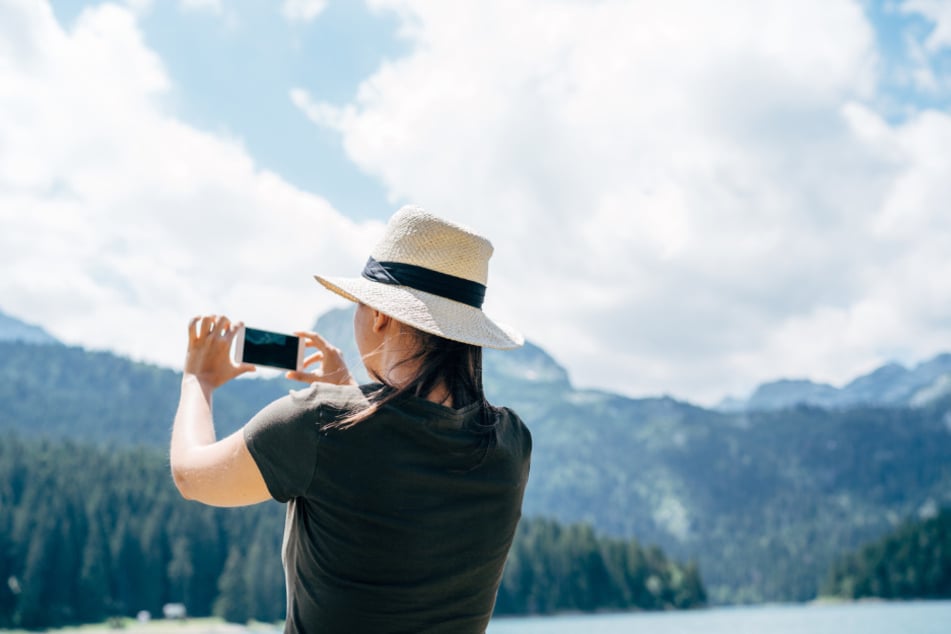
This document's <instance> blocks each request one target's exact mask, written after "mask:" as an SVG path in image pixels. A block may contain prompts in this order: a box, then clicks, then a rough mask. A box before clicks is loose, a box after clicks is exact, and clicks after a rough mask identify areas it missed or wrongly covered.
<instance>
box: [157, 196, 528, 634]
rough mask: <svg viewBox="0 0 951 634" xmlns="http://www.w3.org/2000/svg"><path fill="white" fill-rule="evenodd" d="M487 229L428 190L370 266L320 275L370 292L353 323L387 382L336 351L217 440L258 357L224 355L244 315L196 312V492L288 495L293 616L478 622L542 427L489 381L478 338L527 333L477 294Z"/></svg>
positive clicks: (366, 626)
mask: <svg viewBox="0 0 951 634" xmlns="http://www.w3.org/2000/svg"><path fill="white" fill-rule="evenodd" d="M491 254H492V245H491V244H490V243H489V241H488V240H486V239H485V238H482V237H481V236H478V235H477V234H475V233H473V232H471V231H469V230H468V229H465V228H463V227H460V226H457V225H454V224H452V223H449V222H446V221H444V220H441V219H439V218H437V217H435V216H433V215H432V214H429V213H427V212H425V211H423V210H422V209H419V208H417V207H404V208H403V209H401V210H400V211H398V212H397V213H396V214H395V215H394V216H393V218H392V219H391V220H390V223H389V225H388V226H387V230H386V233H385V235H384V237H383V239H382V240H381V242H380V243H379V244H377V246H376V247H375V248H374V250H373V252H372V255H371V257H370V259H369V260H368V262H367V265H366V268H365V269H364V272H363V276H362V277H361V278H358V279H339V278H327V277H321V276H317V278H316V279H317V280H318V281H319V282H320V283H321V284H323V285H324V286H325V287H327V288H328V289H330V290H331V291H334V292H335V293H338V294H340V295H342V296H343V297H346V298H347V299H349V300H352V301H354V302H357V304H358V306H357V310H356V314H355V317H354V334H355V337H356V340H357V346H358V348H359V350H360V354H361V356H362V358H363V363H364V365H365V366H366V368H367V371H368V372H369V374H370V376H371V377H373V379H374V381H376V383H373V384H370V385H365V386H357V385H356V382H355V381H354V380H353V378H352V377H351V375H350V372H349V371H348V369H347V367H346V365H345V364H344V362H343V359H342V357H341V355H340V352H339V350H337V349H335V348H333V347H332V346H330V345H329V344H328V343H327V342H326V341H324V340H323V339H322V338H321V337H320V336H319V335H317V334H316V333H299V334H300V335H301V336H303V337H304V339H305V340H306V341H307V343H308V344H309V345H310V346H311V347H315V348H316V349H317V352H316V353H315V354H313V355H312V356H310V357H309V358H308V359H307V362H306V364H307V365H312V364H315V363H320V367H319V370H317V371H313V372H302V373H300V372H291V373H288V377H290V378H294V379H298V380H302V381H306V382H310V383H312V386H311V387H310V388H309V389H306V390H302V391H300V392H292V393H291V394H290V395H288V396H286V397H284V398H281V399H279V400H277V401H275V402H274V403H272V404H270V405H268V406H267V407H265V408H264V409H263V410H262V411H261V412H259V413H258V414H257V415H255V416H254V418H252V420H251V421H250V422H249V423H248V424H247V425H245V427H244V428H243V429H242V430H240V431H238V432H236V433H235V434H233V435H231V436H230V437H228V438H225V439H223V440H220V441H217V442H216V440H215V432H214V426H213V422H212V413H211V394H212V391H213V390H214V389H215V388H217V387H219V386H220V385H222V384H223V383H225V382H227V381H229V380H230V379H232V378H234V377H236V376H238V375H239V374H242V373H244V372H248V371H252V370H253V369H254V368H253V366H250V365H247V364H244V365H236V364H235V363H234V362H233V361H232V360H231V358H230V356H229V349H230V345H231V341H232V339H233V338H234V336H235V333H236V332H237V328H238V325H234V324H231V323H230V322H229V321H228V319H227V318H225V317H203V318H195V319H194V320H192V322H191V324H190V325H189V345H188V353H187V356H186V361H185V369H184V375H183V379H182V394H181V402H180V404H179V409H178V413H177V414H176V417H175V424H174V428H173V432H172V444H171V466H172V473H173V476H174V479H175V482H176V485H177V486H178V488H179V491H181V493H182V495H183V496H185V497H186V498H189V499H194V500H198V501H201V502H204V503H206V504H212V505H217V506H239V505H244V504H253V503H256V502H261V501H264V500H268V499H272V498H273V499H275V500H278V501H281V502H288V507H287V520H286V524H285V531H284V548H283V560H284V568H285V573H286V581H287V595H288V596H287V625H286V629H285V631H286V632H347V633H354V632H453V633H459V632H483V631H484V630H485V628H486V624H487V623H488V621H489V618H490V616H491V614H492V608H493V604H494V601H495V594H496V591H497V589H498V586H499V583H500V580H501V576H502V568H503V566H504V563H505V558H506V555H507V553H508V550H509V547H510V546H511V543H512V538H513V535H514V532H515V527H516V525H517V523H518V520H519V517H520V515H521V504H522V495H523V493H524V490H525V484H526V481H527V479H528V467H529V457H530V453H531V436H530V434H529V431H528V429H527V428H526V427H525V426H524V424H523V423H522V421H521V420H520V419H519V418H518V416H516V415H515V414H514V413H513V412H512V411H511V410H508V409H505V408H496V407H493V406H491V405H489V403H488V402H487V401H486V400H485V396H484V394H483V390H482V347H484V346H485V347H493V348H501V349H507V348H515V347H518V346H520V345H522V343H523V340H522V338H521V336H520V335H519V334H517V333H516V332H514V331H512V330H511V329H509V328H507V327H505V326H502V325H500V324H497V323H496V322H494V321H492V320H491V319H489V318H488V317H487V316H486V315H485V314H484V313H483V312H482V310H481V306H482V299H483V296H484V293H485V283H486V279H487V274H488V260H489V257H490V256H491Z"/></svg>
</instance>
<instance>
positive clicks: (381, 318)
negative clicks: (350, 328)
mask: <svg viewBox="0 0 951 634" xmlns="http://www.w3.org/2000/svg"><path fill="white" fill-rule="evenodd" d="M390 321H391V320H390V316H389V315H384V314H383V313H381V312H380V311H378V310H376V309H374V310H373V332H379V333H382V332H384V331H385V330H386V329H387V328H388V327H389V325H390Z"/></svg>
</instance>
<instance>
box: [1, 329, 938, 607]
mask: <svg viewBox="0 0 951 634" xmlns="http://www.w3.org/2000/svg"><path fill="white" fill-rule="evenodd" d="M350 320H351V315H350V313H349V312H347V311H334V312H331V313H329V314H328V315H326V316H325V317H322V318H321V321H320V322H319V324H318V326H319V327H318V330H320V331H322V332H325V333H328V336H330V337H331V338H332V339H333V340H334V341H335V342H337V343H338V345H341V346H342V347H343V348H344V350H345V352H346V351H348V350H349V351H350V353H349V354H350V356H349V357H348V358H349V362H350V363H351V364H352V365H353V364H356V363H358V362H359V361H358V360H357V359H355V358H354V357H353V354H354V353H353V352H352V349H353V345H352V344H351V343H349V342H348V341H347V338H348V333H349V332H350V331H352V326H351V325H350ZM941 359H944V357H940V358H938V360H937V361H936V363H937V362H938V361H940V360H941ZM879 375H880V376H879ZM876 377H877V378H876V381H875V382H874V386H872V387H874V389H875V390H885V391H888V390H889V385H888V380H889V377H891V374H889V373H888V372H883V373H878V374H876ZM902 377H905V378H902ZM893 378H894V377H893ZM906 379H907V373H906V374H901V375H900V376H898V377H897V378H896V379H895V380H899V381H904V380H906ZM179 381H180V377H179V376H178V375H177V374H176V373H174V372H172V371H170V370H165V369H161V368H156V367H153V366H148V365H144V364H138V363H133V362H130V361H128V360H126V359H122V358H120V357H116V356H114V355H110V354H106V353H93V352H88V351H85V350H81V349H79V348H69V347H66V346H60V345H47V346H40V345H29V344H25V343H15V342H2V341H0V404H2V407H0V433H4V434H7V433H10V432H11V431H12V432H16V433H18V434H20V435H21V436H23V437H27V436H36V435H39V436H46V437H51V438H73V439H76V440H78V441H80V442H82V443H88V444H92V445H106V446H116V447H118V446H130V445H137V444H143V445H150V446H152V447H156V448H158V449H159V450H160V451H163V452H164V451H166V450H167V449H166V448H167V445H168V436H169V430H170V427H171V420H172V416H173V414H174V409H175V405H176V402H177V398H178V386H179ZM866 383H867V381H866ZM485 384H486V390H487V392H488V395H489V399H490V400H491V401H492V402H493V403H498V404H505V405H508V406H510V407H512V408H513V409H514V410H515V411H517V412H518V413H519V414H520V415H521V416H522V418H524V419H525V421H526V422H527V423H528V425H529V426H530V428H531V429H532V432H533V437H534V455H533V460H532V475H531V478H530V480H529V484H528V489H527V490H526V494H525V506H524V514H525V516H526V517H528V518H531V517H548V518H552V519H553V520H555V521H557V522H560V523H561V524H564V525H571V524H579V523H588V524H590V525H591V526H592V527H593V528H594V529H596V530H597V531H598V532H599V534H601V535H607V536H611V537H614V538H623V539H631V538H634V537H636V538H637V539H638V540H639V542H640V543H644V544H657V545H658V546H659V547H660V548H662V549H663V550H664V552H666V553H667V554H668V555H669V556H671V557H674V558H676V559H678V560H695V561H696V562H697V565H698V566H699V568H700V569H701V570H702V571H703V579H704V584H705V587H706V590H707V593H708V595H709V598H710V601H711V603H735V602H759V601H803V600H810V599H813V598H815V597H816V596H817V594H818V591H819V587H820V585H821V583H822V582H823V580H824V579H825V577H826V575H827V573H828V570H829V568H830V566H831V565H832V563H833V562H834V561H835V560H836V558H837V557H839V556H840V555H841V554H842V553H843V552H850V551H853V550H855V549H857V548H859V547H861V546H862V545H863V544H866V543H868V542H870V541H871V540H874V539H877V538H879V537H881V536H882V535H884V534H886V533H888V532H890V531H892V530H894V529H895V528H896V526H897V524H898V522H899V521H900V519H901V518H905V517H911V516H914V515H915V514H916V513H917V512H918V511H919V509H920V508H922V507H928V506H929V505H935V506H937V507H945V506H951V433H949V432H951V397H949V396H944V397H939V398H936V399H934V400H930V401H927V402H923V403H922V404H921V405H920V406H917V407H905V406H901V407H850V408H847V409H837V410H825V409H819V408H815V407H808V406H796V407H791V408H788V409H784V410H778V411H770V412H759V413H732V414H725V413H721V412H714V411H710V410H706V409H703V408H700V407H694V406H692V405H690V404H687V403H683V402H679V401H676V400H674V399H670V398H651V399H630V398H625V397H622V396H618V395H615V394H609V393H604V392H597V391H593V390H578V389H575V388H573V387H572V386H571V384H570V382H569V380H568V376H567V374H566V373H565V371H564V370H563V369H562V368H561V367H559V366H558V364H557V363H556V362H555V361H554V360H553V359H552V358H551V357H550V356H549V355H548V354H547V353H546V352H545V351H543V350H541V349H540V348H538V347H535V346H531V345H529V346H526V347H525V348H523V349H520V350H514V351H510V352H498V351H492V350H487V351H486V357H485ZM293 387H299V386H298V385H296V384H292V383H289V382H287V381H284V380H282V379H273V380H264V381H262V380H239V381H233V382H231V383H229V384H228V385H226V386H224V388H222V389H221V390H220V391H218V392H216V393H215V419H216V425H217V428H218V432H219V434H220V435H224V434H227V433H229V432H230V431H232V430H234V429H236V428H237V427H238V426H239V425H241V424H243V423H244V422H245V421H246V420H247V419H248V418H249V417H250V416H251V415H253V414H254V412H255V411H257V409H258V408H259V407H261V406H262V405H264V404H265V403H267V402H268V401H270V400H272V399H273V398H276V397H278V396H281V395H282V394H285V393H286V392H287V390H288V389H290V388H293ZM866 387H868V386H866ZM901 387H902V386H901V385H898V386H897V387H896V389H897V388H901ZM863 389H864V388H863ZM163 477H164V476H163ZM227 556H228V553H227V552H225V553H224V554H223V555H222V562H224V561H225V560H226V559H227ZM222 565H224V564H222ZM558 609H561V608H558Z"/></svg>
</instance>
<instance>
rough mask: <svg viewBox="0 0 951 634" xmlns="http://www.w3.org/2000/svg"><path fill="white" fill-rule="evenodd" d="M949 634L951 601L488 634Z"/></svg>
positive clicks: (581, 622) (592, 620)
mask: <svg viewBox="0 0 951 634" xmlns="http://www.w3.org/2000/svg"><path fill="white" fill-rule="evenodd" d="M639 632H643V633H645V634H905V633H907V634H951V601H910V602H903V603H877V602H875V603H846V604H839V605H821V604H820V605H770V606H757V607H736V608H711V609H709V610H693V611H689V612H659V613H657V612H639V613H629V614H599V615H594V616H582V615H578V616H575V615H566V616H554V617H531V618H498V619H494V620H493V621H492V622H491V624H490V625H489V629H488V630H487V634H543V633H544V634H622V633H624V634H628V633H634V634H637V633H639Z"/></svg>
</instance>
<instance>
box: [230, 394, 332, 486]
mask: <svg viewBox="0 0 951 634" xmlns="http://www.w3.org/2000/svg"><path fill="white" fill-rule="evenodd" d="M317 425H318V412H317V411H316V410H314V409H312V408H311V407H307V406H306V405H305V403H302V400H301V399H300V397H298V396H296V395H295V394H293V393H292V394H290V395H288V396H285V397H283V398H280V399H278V400H276V401H274V402H273V403H271V404H270V405H268V406H266V407H265V408H264V409H262V410H261V411H260V412H258V413H257V414H255V416H254V418H252V419H251V420H250V421H248V424H247V425H245V426H244V442H245V444H247V446H248V451H249V452H250V453H251V457H253V458H254V461H255V462H256V463H257V465H258V469H260V471H261V475H262V476H263V477H264V482H265V484H266V485H267V489H268V492H270V494H271V497H273V498H274V499H275V500H277V501H278V502H287V501H288V500H290V499H291V498H295V497H299V496H301V495H303V494H304V492H305V491H307V489H308V487H309V485H310V482H311V480H312V478H313V476H314V470H315V469H316V466H317V442H318V440H319V434H318V431H317Z"/></svg>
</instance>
